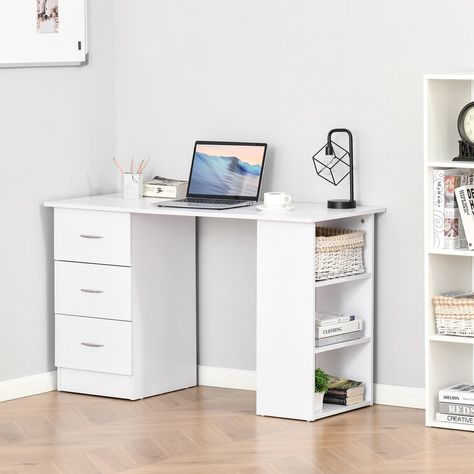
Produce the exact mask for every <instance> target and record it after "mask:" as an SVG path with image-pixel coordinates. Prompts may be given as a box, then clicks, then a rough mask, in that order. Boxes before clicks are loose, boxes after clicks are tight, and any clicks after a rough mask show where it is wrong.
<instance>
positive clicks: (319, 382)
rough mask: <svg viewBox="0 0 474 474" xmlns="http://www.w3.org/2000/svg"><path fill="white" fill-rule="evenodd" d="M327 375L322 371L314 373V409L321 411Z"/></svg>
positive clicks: (327, 380)
mask: <svg viewBox="0 0 474 474" xmlns="http://www.w3.org/2000/svg"><path fill="white" fill-rule="evenodd" d="M328 386H329V375H328V374H327V373H326V372H324V370H323V369H319V368H318V369H316V371H315V373H314V409H315V410H322V409H323V398H324V394H325V393H326V392H327V391H328Z"/></svg>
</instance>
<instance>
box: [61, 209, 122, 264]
mask: <svg viewBox="0 0 474 474" xmlns="http://www.w3.org/2000/svg"><path fill="white" fill-rule="evenodd" d="M54 259H55V260H67V261H73V262H87V263H105V264H110V265H124V266H130V214H127V213H122V212H104V211H82V210H77V209H55V210H54Z"/></svg>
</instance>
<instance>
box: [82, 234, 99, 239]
mask: <svg viewBox="0 0 474 474" xmlns="http://www.w3.org/2000/svg"><path fill="white" fill-rule="evenodd" d="M80 237H82V238H83V239H103V237H102V236H101V235H89V234H81V235H80Z"/></svg>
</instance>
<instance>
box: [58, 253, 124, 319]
mask: <svg viewBox="0 0 474 474" xmlns="http://www.w3.org/2000/svg"><path fill="white" fill-rule="evenodd" d="M54 268H55V276H54V282H55V292H54V294H55V302H54V304H55V313H60V314H72V315H77V316H91V317H96V318H108V319H118V320H123V321H131V319H132V318H131V314H132V311H131V268H130V267H112V266H109V265H93V264H87V263H71V262H55V264H54Z"/></svg>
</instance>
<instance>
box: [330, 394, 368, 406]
mask: <svg viewBox="0 0 474 474" xmlns="http://www.w3.org/2000/svg"><path fill="white" fill-rule="evenodd" d="M363 401H364V394H363V393H361V394H359V395H354V396H353V397H336V396H335V395H334V396H333V395H328V394H327V393H325V394H324V398H323V403H332V404H334V405H347V406H350V405H355V404H356V403H361V402H363Z"/></svg>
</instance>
